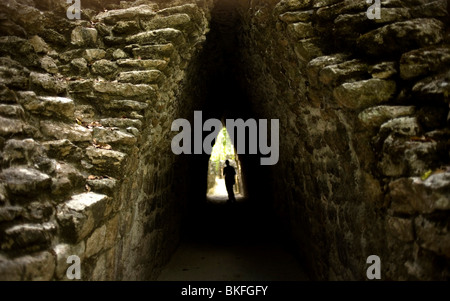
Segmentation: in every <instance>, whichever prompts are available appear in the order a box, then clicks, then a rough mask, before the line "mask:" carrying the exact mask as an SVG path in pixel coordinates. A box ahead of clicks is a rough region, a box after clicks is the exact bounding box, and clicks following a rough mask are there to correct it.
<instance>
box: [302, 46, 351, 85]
mask: <svg viewBox="0 0 450 301" xmlns="http://www.w3.org/2000/svg"><path fill="white" fill-rule="evenodd" d="M345 59H346V55H345V54H342V53H338V54H335V55H326V56H320V57H317V58H315V59H313V60H312V61H310V62H309V63H308V65H307V67H306V71H307V73H308V79H309V81H310V83H311V84H313V85H318V78H319V72H320V70H322V69H323V68H325V67H326V66H328V65H335V64H338V63H342V62H344V61H345Z"/></svg>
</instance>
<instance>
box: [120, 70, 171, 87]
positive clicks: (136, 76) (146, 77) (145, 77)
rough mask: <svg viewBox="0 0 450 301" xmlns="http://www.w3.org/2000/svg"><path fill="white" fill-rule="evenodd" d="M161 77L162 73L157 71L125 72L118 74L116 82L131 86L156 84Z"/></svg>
mask: <svg viewBox="0 0 450 301" xmlns="http://www.w3.org/2000/svg"><path fill="white" fill-rule="evenodd" d="M163 77H164V75H163V73H162V72H161V71H159V70H145V71H126V72H121V73H119V75H118V76H117V80H118V81H119V82H123V83H132V84H157V83H160V82H161V80H162V79H163Z"/></svg>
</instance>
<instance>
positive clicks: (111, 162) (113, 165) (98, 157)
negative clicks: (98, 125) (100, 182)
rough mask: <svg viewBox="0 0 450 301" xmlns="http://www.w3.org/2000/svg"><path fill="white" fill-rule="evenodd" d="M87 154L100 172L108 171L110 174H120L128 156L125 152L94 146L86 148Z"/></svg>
mask: <svg viewBox="0 0 450 301" xmlns="http://www.w3.org/2000/svg"><path fill="white" fill-rule="evenodd" d="M86 156H87V157H88V159H89V161H90V163H91V164H92V165H93V166H94V169H95V170H97V171H98V172H100V173H107V174H108V175H115V174H119V173H120V172H121V171H122V166H123V164H124V163H125V159H126V157H127V155H126V154H125V153H122V152H119V151H114V150H108V149H101V148H96V147H94V146H90V147H88V148H87V149H86Z"/></svg>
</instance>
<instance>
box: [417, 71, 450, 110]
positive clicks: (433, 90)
mask: <svg viewBox="0 0 450 301" xmlns="http://www.w3.org/2000/svg"><path fill="white" fill-rule="evenodd" d="M449 83H450V71H447V72H446V73H442V74H438V75H434V76H430V77H427V78H425V79H423V80H421V81H419V82H417V83H416V84H415V85H414V87H413V88H412V91H413V92H414V93H415V94H416V95H417V96H419V97H422V98H423V99H424V100H427V99H431V100H438V101H442V102H443V103H448V102H449V100H448V99H449V95H450V84H449Z"/></svg>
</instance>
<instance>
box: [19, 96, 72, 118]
mask: <svg viewBox="0 0 450 301" xmlns="http://www.w3.org/2000/svg"><path fill="white" fill-rule="evenodd" d="M18 95H19V100H18V101H19V103H20V104H21V105H22V106H23V107H24V108H25V109H26V110H27V111H28V112H30V113H32V114H37V115H42V116H46V117H59V118H67V119H73V117H74V110H75V104H74V102H73V100H72V99H70V98H67V97H55V96H36V94H35V93H34V92H31V91H30V92H19V93H18Z"/></svg>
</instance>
